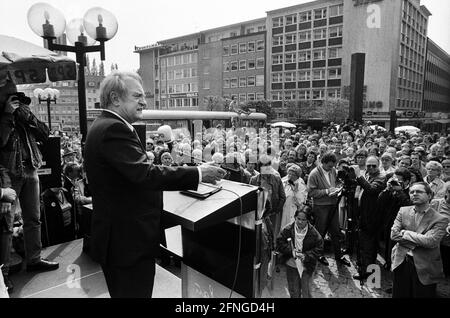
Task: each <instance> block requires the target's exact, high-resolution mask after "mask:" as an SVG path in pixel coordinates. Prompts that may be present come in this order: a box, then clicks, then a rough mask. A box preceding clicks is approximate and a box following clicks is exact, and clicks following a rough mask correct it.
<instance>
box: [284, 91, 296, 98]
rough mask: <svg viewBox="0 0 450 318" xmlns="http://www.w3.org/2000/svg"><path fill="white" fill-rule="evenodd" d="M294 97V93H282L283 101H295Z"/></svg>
mask: <svg viewBox="0 0 450 318" xmlns="http://www.w3.org/2000/svg"><path fill="white" fill-rule="evenodd" d="M296 95H297V94H296V91H286V92H284V100H295V99H296Z"/></svg>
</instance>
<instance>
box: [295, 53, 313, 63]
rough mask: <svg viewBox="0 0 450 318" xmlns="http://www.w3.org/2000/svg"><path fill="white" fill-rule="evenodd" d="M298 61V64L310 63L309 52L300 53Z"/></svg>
mask: <svg viewBox="0 0 450 318" xmlns="http://www.w3.org/2000/svg"><path fill="white" fill-rule="evenodd" d="M298 61H299V62H308V61H311V51H302V52H299V53H298Z"/></svg>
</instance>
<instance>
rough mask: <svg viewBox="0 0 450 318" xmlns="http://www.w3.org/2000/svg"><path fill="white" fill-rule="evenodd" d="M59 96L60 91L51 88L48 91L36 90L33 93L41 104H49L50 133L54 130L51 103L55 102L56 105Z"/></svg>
mask: <svg viewBox="0 0 450 318" xmlns="http://www.w3.org/2000/svg"><path fill="white" fill-rule="evenodd" d="M59 94H60V93H59V90H57V89H53V88H50V87H48V88H46V89H41V88H36V89H35V90H34V91H33V95H34V97H36V98H37V99H38V100H39V104H40V103H41V102H43V101H46V102H47V113H48V128H49V129H50V131H51V130H52V120H51V112H50V103H51V102H54V103H55V104H56V100H57V99H58V98H59Z"/></svg>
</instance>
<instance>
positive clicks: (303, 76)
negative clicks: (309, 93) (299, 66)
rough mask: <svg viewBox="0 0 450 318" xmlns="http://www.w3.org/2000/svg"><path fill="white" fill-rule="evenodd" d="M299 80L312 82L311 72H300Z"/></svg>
mask: <svg viewBox="0 0 450 318" xmlns="http://www.w3.org/2000/svg"><path fill="white" fill-rule="evenodd" d="M298 80H299V81H310V80H311V71H299V72H298Z"/></svg>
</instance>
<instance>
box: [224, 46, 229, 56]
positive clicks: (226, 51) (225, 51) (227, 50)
mask: <svg viewBox="0 0 450 318" xmlns="http://www.w3.org/2000/svg"><path fill="white" fill-rule="evenodd" d="M228 55H230V47H229V46H224V47H223V56H228Z"/></svg>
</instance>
